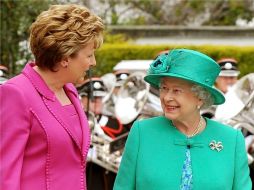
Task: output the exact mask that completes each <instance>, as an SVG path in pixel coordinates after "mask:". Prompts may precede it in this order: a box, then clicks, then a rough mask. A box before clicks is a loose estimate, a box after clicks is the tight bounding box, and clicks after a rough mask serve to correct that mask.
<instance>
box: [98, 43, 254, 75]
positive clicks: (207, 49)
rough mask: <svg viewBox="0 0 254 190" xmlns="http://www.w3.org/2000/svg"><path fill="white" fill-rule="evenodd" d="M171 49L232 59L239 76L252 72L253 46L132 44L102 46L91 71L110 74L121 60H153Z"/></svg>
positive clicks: (216, 58) (253, 64)
mask: <svg viewBox="0 0 254 190" xmlns="http://www.w3.org/2000/svg"><path fill="white" fill-rule="evenodd" d="M173 48H188V49H193V50H197V51H200V52H202V53H205V54H207V55H209V56H210V57H212V58H213V59H214V60H218V59H220V58H224V57H232V58H235V59H236V60H237V61H238V67H239V70H240V71H241V76H243V75H246V74H248V73H251V72H254V46H253V47H252V46H250V47H239V46H208V45H200V46H193V45H188V46H187V45H185V46H184V45H177V46H173V45H169V46H167V45H134V44H104V45H103V46H102V47H101V48H100V49H99V50H98V51H97V52H96V60H97V65H96V68H94V69H93V73H94V75H96V76H101V75H103V74H105V73H110V72H112V70H113V67H114V66H115V65H116V64H117V63H118V62H120V61H121V60H135V59H141V60H142V59H154V58H155V57H156V55H157V54H158V53H159V52H160V51H163V50H167V49H173Z"/></svg>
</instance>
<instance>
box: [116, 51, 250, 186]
mask: <svg viewBox="0 0 254 190" xmlns="http://www.w3.org/2000/svg"><path fill="white" fill-rule="evenodd" d="M219 72H220V67H219V66H218V65H217V63H216V62H215V61H214V60H213V59H211V58H210V57H208V56H206V55H204V54H202V53H200V52H196V51H193V50H187V49H174V50H171V51H170V52H169V53H166V54H162V55H160V56H159V57H157V59H156V60H155V61H154V62H153V63H152V64H151V65H150V69H149V71H148V74H147V76H146V77H145V81H146V82H148V83H150V84H151V85H152V86H154V87H157V88H159V91H160V100H161V106H162V108H163V112H164V116H159V117H155V118H150V119H144V120H140V121H136V122H135V123H134V125H133V127H132V129H131V131H130V134H129V136H128V140H127V142H126V146H125V150H124V154H123V158H122V161H121V165H120V168H119V171H118V174H117V178H116V181H115V184H114V190H251V188H252V187H251V180H250V177H249V169H248V163H247V154H246V151H245V144H244V137H243V135H242V133H241V131H239V130H235V129H233V128H232V127H230V126H226V125H224V124H222V123H219V122H216V121H213V120H210V119H207V118H203V117H202V116H201V115H200V109H203V108H207V107H209V106H211V105H219V104H223V103H224V101H225V98H224V96H223V94H222V93H221V92H220V91H218V90H217V89H215V88H213V84H214V81H215V80H216V78H217V76H218V74H219Z"/></svg>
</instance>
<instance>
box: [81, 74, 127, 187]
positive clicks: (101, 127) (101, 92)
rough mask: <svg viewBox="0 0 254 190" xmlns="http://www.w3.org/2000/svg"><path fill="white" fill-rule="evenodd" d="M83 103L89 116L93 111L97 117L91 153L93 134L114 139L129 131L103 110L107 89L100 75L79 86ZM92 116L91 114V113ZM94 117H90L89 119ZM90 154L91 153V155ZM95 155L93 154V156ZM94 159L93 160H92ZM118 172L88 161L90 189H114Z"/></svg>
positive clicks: (93, 130)
mask: <svg viewBox="0 0 254 190" xmlns="http://www.w3.org/2000/svg"><path fill="white" fill-rule="evenodd" d="M77 90H78V92H79V96H80V98H81V103H82V105H83V108H84V111H85V112H86V114H87V116H89V113H90V112H92V113H93V114H94V117H95V119H96V121H95V124H93V125H95V126H94V127H93V129H92V131H91V133H92V147H91V150H90V154H93V151H95V150H93V135H98V136H100V137H101V138H104V139H105V140H110V139H111V140H113V139H115V138H116V137H117V136H119V135H121V134H123V133H125V132H127V128H126V127H125V126H124V125H123V124H122V123H121V122H120V120H119V119H117V118H116V117H114V116H109V115H105V114H104V113H103V112H102V110H103V97H105V96H106V94H107V89H106V87H105V85H104V83H103V81H102V80H101V79H100V78H98V77H93V78H91V79H87V80H86V81H85V82H84V83H83V84H82V85H81V86H79V87H77ZM90 116H91V114H90ZM90 119H92V118H89V120H90ZM90 154H89V155H90ZM93 156H94V155H91V157H93ZM92 161H93V160H92ZM115 177H116V174H115V173H113V172H111V171H108V170H107V169H105V168H103V165H101V166H99V165H97V164H94V163H91V162H88V165H87V181H88V189H96V190H104V189H112V188H113V183H114V180H115Z"/></svg>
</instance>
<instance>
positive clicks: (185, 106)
mask: <svg viewBox="0 0 254 190" xmlns="http://www.w3.org/2000/svg"><path fill="white" fill-rule="evenodd" d="M192 86H193V84H191V83H189V82H187V81H185V80H182V79H178V78H173V77H164V78H162V79H161V83H160V88H159V89H160V100H161V106H162V109H163V111H164V115H165V117H167V118H168V119H171V120H185V119H188V118H190V117H192V116H193V115H194V114H196V113H197V111H198V109H197V107H198V106H200V105H202V101H201V100H200V99H198V98H197V97H196V95H195V94H194V93H193V92H192V91H191V87H192Z"/></svg>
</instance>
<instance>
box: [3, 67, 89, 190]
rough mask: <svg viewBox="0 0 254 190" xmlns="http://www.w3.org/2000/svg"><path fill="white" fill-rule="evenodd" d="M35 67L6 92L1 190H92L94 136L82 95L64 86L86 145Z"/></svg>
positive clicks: (7, 85)
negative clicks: (89, 162) (89, 159)
mask: <svg viewBox="0 0 254 190" xmlns="http://www.w3.org/2000/svg"><path fill="white" fill-rule="evenodd" d="M33 66H34V64H33V63H30V64H27V65H26V66H25V68H24V70H23V71H22V73H21V74H20V75H18V76H16V77H14V78H12V79H10V80H9V81H8V82H6V83H5V84H4V85H1V86H0V101H1V102H0V103H1V104H0V121H1V123H0V129H1V138H0V140H1V142H0V146H1V149H0V151H1V152H0V155H1V160H0V161H1V162H0V189H1V190H46V189H47V190H81V189H86V176H85V161H86V156H87V152H88V149H89V145H90V133H89V128H88V122H87V118H86V116H85V114H84V112H83V110H82V108H81V105H80V101H79V99H78V94H77V91H76V89H75V87H74V86H73V85H72V84H67V85H65V86H64V89H65V91H66V93H67V95H68V97H69V98H70V100H71V102H72V104H73V105H74V107H75V108H76V111H77V113H78V115H79V119H80V123H81V130H80V131H82V135H80V136H82V139H79V138H80V136H77V135H75V132H74V131H72V128H71V127H70V126H71V125H72V123H71V122H70V121H69V120H68V117H65V116H64V112H63V111H62V106H61V105H60V103H59V101H58V100H57V99H56V97H55V95H54V93H53V92H52V91H51V90H50V89H49V88H48V87H47V85H46V84H45V82H44V81H43V80H42V78H41V77H40V76H39V75H38V74H37V73H36V72H35V71H34V69H33V68H32V67H33Z"/></svg>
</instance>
